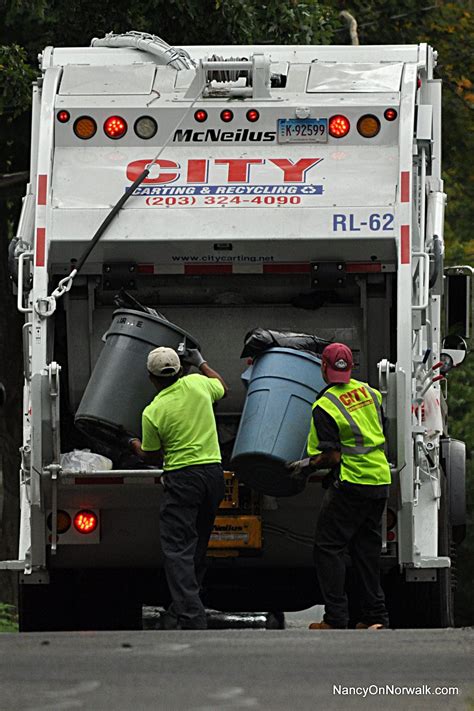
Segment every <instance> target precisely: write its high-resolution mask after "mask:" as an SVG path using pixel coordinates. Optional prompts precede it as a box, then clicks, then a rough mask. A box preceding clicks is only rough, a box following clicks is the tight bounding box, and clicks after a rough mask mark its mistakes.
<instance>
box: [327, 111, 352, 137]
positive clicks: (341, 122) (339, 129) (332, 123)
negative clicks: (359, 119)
mask: <svg viewBox="0 0 474 711" xmlns="http://www.w3.org/2000/svg"><path fill="white" fill-rule="evenodd" d="M350 127H351V124H350V123H349V119H347V118H346V117H345V116H342V115H341V114H337V115H336V116H331V118H330V119H329V133H330V135H331V136H333V138H343V137H344V136H347V134H348V133H349V129H350Z"/></svg>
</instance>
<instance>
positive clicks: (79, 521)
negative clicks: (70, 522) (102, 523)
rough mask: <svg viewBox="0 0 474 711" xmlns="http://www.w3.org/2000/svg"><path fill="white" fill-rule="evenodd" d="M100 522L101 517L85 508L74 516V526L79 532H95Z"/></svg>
mask: <svg viewBox="0 0 474 711" xmlns="http://www.w3.org/2000/svg"><path fill="white" fill-rule="evenodd" d="M98 524H99V519H98V517H97V516H96V514H95V513H94V512H93V511H89V510H87V509H84V510H83V511H78V512H77V514H76V515H75V516H74V528H75V529H76V531H79V533H93V531H95V529H96V528H97V526H98Z"/></svg>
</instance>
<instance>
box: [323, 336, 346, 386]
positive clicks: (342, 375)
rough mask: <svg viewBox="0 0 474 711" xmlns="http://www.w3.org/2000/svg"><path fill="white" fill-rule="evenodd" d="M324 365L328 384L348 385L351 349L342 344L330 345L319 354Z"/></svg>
mask: <svg viewBox="0 0 474 711" xmlns="http://www.w3.org/2000/svg"><path fill="white" fill-rule="evenodd" d="M321 357H322V360H323V363H326V373H327V378H328V380H329V382H330V383H348V382H349V380H350V379H351V372H352V366H353V365H354V361H353V359H352V351H351V349H350V348H349V347H348V346H346V345H344V343H331V344H330V345H329V346H326V348H325V349H324V350H323V352H322V354H321Z"/></svg>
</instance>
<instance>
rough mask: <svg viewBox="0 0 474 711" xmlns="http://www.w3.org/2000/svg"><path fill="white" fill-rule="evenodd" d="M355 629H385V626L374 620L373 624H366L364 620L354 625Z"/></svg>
mask: <svg viewBox="0 0 474 711" xmlns="http://www.w3.org/2000/svg"><path fill="white" fill-rule="evenodd" d="M355 628H356V630H386V629H387V627H385V625H382V624H381V623H380V622H376V623H375V624H373V625H367V624H366V623H365V622H358V623H357V624H356V626H355Z"/></svg>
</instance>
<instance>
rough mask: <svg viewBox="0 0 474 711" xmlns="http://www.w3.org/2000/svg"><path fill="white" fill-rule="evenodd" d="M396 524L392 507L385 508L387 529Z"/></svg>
mask: <svg viewBox="0 0 474 711" xmlns="http://www.w3.org/2000/svg"><path fill="white" fill-rule="evenodd" d="M396 525H397V514H396V513H395V511H393V509H387V531H390V530H391V529H392V528H394V527H395V526H396Z"/></svg>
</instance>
